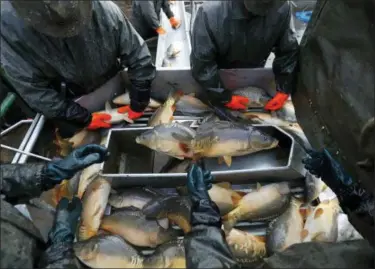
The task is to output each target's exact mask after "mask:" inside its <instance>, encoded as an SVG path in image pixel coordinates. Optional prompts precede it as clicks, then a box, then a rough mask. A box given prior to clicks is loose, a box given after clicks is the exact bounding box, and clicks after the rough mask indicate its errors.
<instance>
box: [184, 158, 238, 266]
mask: <svg viewBox="0 0 375 269" xmlns="http://www.w3.org/2000/svg"><path fill="white" fill-rule="evenodd" d="M212 182H213V177H212V175H211V173H210V172H209V171H207V170H204V169H203V168H202V167H201V166H200V165H197V164H193V165H192V166H191V167H190V169H189V171H188V182H187V187H188V191H189V196H190V198H191V201H192V207H191V219H190V222H191V226H192V229H191V232H190V233H188V234H187V235H186V236H185V239H184V245H185V253H186V254H185V255H186V268H239V266H238V264H237V263H236V261H235V260H234V258H233V255H232V252H231V251H230V248H229V246H228V244H227V242H226V240H225V236H224V232H223V230H222V229H221V225H222V223H221V217H220V212H219V208H218V207H217V205H216V204H215V203H214V202H212V200H211V198H210V196H209V194H208V190H209V189H210V188H211V187H212Z"/></svg>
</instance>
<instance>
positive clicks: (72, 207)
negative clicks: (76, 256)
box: [48, 197, 82, 245]
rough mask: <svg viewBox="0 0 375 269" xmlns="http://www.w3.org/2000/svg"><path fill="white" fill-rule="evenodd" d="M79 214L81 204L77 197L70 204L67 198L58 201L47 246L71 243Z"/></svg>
mask: <svg viewBox="0 0 375 269" xmlns="http://www.w3.org/2000/svg"><path fill="white" fill-rule="evenodd" d="M81 212H82V202H81V200H80V199H79V198H78V197H74V198H73V199H72V202H69V200H68V199H67V198H62V199H61V200H60V202H59V204H58V205H57V207H56V215H55V220H54V223H53V227H52V229H51V231H50V232H49V234H48V240H49V245H52V244H56V243H65V242H73V240H74V235H75V232H76V229H77V225H78V219H79V216H80V215H81Z"/></svg>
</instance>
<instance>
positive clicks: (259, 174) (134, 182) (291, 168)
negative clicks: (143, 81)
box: [101, 121, 305, 187]
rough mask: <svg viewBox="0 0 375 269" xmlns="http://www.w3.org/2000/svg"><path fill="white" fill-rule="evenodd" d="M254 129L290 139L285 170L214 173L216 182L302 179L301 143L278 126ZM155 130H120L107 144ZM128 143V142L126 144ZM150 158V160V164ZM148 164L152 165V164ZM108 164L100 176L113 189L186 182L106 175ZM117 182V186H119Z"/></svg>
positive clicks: (177, 177)
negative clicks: (119, 135)
mask: <svg viewBox="0 0 375 269" xmlns="http://www.w3.org/2000/svg"><path fill="white" fill-rule="evenodd" d="M192 124H197V121H192ZM253 126H258V127H272V128H275V129H277V131H278V132H281V133H282V134H283V135H284V136H286V137H288V139H290V141H291V146H290V151H289V156H288V161H287V164H286V165H285V166H279V167H272V168H270V167H263V168H251V169H240V170H230V171H212V175H213V176H214V177H215V179H216V181H219V182H220V181H232V183H233V184H249V183H251V182H253V181H254V180H255V181H271V182H279V181H290V180H295V179H300V178H302V177H304V174H305V171H304V168H303V166H302V163H301V162H300V160H301V158H302V157H303V154H304V151H303V149H302V148H301V147H300V145H299V144H298V143H295V141H294V139H293V137H292V136H291V135H289V134H288V133H287V132H285V131H283V130H282V129H280V128H279V127H277V126H273V125H262V124H256V125H255V124H254V125H253ZM149 129H152V127H143V128H142V127H141V128H139V127H138V128H131V127H129V128H119V129H111V130H110V131H109V134H108V139H107V142H106V147H109V146H110V141H111V139H112V134H113V133H114V132H140V131H141V132H142V131H146V130H149ZM124 143H125V141H124ZM151 158H154V157H150V158H149V159H150V160H151ZM150 160H149V161H150ZM105 165H106V162H104V163H102V165H101V176H103V177H105V178H108V179H111V180H112V182H113V183H114V186H115V185H117V183H119V182H118V180H121V181H122V182H121V184H119V185H121V187H126V186H129V187H131V186H138V185H155V186H164V185H168V184H170V185H178V184H176V182H180V183H181V182H185V180H186V176H187V174H186V173H164V174H161V173H152V172H151V173H150V172H147V173H132V174H118V173H103V169H104V166H105ZM116 181H117V183H116Z"/></svg>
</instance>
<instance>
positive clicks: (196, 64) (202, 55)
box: [190, 6, 220, 88]
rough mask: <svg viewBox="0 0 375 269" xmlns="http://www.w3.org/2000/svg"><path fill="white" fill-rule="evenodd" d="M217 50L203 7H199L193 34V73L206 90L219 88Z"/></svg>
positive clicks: (191, 59)
mask: <svg viewBox="0 0 375 269" xmlns="http://www.w3.org/2000/svg"><path fill="white" fill-rule="evenodd" d="M216 54H217V49H216V46H215V44H214V40H213V35H212V32H211V30H210V26H209V20H208V18H207V14H206V13H205V12H204V10H203V7H202V6H201V7H199V9H198V12H197V15H196V18H195V20H194V26H193V32H192V51H191V55H190V62H191V71H192V75H193V77H194V78H195V80H196V81H197V82H198V83H199V84H200V85H201V86H202V87H204V88H217V87H218V86H219V82H220V80H219V70H218V65H217V62H216Z"/></svg>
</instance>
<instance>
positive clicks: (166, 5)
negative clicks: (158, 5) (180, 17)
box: [162, 0, 174, 19]
mask: <svg viewBox="0 0 375 269" xmlns="http://www.w3.org/2000/svg"><path fill="white" fill-rule="evenodd" d="M162 8H163V11H164V13H165V15H167V18H168V19H170V18H172V17H174V14H173V12H172V10H171V5H170V4H169V1H168V0H163V4H162Z"/></svg>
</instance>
